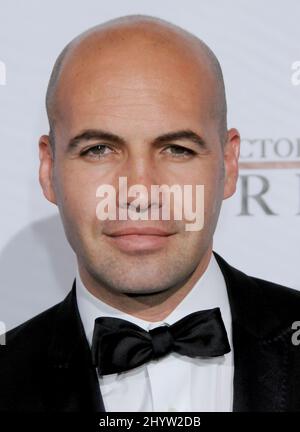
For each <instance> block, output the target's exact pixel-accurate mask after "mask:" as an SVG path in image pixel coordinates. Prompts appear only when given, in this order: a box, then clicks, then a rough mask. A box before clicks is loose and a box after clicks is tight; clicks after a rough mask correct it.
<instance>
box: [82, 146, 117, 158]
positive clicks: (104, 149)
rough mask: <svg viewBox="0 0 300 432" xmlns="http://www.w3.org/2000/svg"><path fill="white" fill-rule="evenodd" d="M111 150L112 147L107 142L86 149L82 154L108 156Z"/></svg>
mask: <svg viewBox="0 0 300 432" xmlns="http://www.w3.org/2000/svg"><path fill="white" fill-rule="evenodd" d="M111 151H112V150H111V148H110V147H108V146H107V145H106V144H97V145H96V146H93V147H90V148H88V149H87V150H84V151H83V152H82V153H81V154H82V155H84V156H91V157H96V158H100V157H102V156H106V155H107V154H109V153H110V152H111Z"/></svg>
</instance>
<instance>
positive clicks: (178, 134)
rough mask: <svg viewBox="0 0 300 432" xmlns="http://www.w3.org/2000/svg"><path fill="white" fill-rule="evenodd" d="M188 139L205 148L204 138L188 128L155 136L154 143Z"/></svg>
mask: <svg viewBox="0 0 300 432" xmlns="http://www.w3.org/2000/svg"><path fill="white" fill-rule="evenodd" d="M179 140H189V141H193V142H194V143H195V144H197V145H198V146H200V147H201V148H202V149H207V148H208V146H207V144H206V142H205V141H204V139H203V138H202V137H201V136H200V135H198V134H197V133H196V132H194V131H192V130H190V129H183V130H179V131H175V132H169V133H166V134H164V135H160V136H159V137H157V138H155V140H154V144H164V143H167V142H170V141H179Z"/></svg>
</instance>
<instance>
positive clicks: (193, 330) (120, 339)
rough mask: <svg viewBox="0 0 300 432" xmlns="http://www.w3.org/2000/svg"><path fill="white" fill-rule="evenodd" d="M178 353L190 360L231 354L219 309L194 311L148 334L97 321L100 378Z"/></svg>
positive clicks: (95, 336) (115, 320)
mask: <svg viewBox="0 0 300 432" xmlns="http://www.w3.org/2000/svg"><path fill="white" fill-rule="evenodd" d="M171 351H174V352H176V353H179V354H181V355H186V356H189V357H197V356H201V357H216V356H221V355H223V354H226V353H228V352H229V351H230V345H229V342H228V338H227V333H226V330H225V326H224V323H223V320H222V317H221V312H220V309H219V308H215V309H208V310H203V311H199V312H194V313H192V314H190V315H187V316H186V317H185V318H182V319H181V320H179V321H177V322H176V323H175V324H172V325H171V326H167V325H162V326H159V327H156V328H154V329H153V330H150V331H149V332H148V331H145V330H143V329H142V328H141V327H139V326H137V325H135V324H132V323H131V322H129V321H126V320H123V319H119V318H110V317H103V318H97V319H96V320H95V328H94V334H93V342H92V360H93V364H94V366H96V367H97V368H98V373H99V374H100V375H108V374H113V373H119V372H124V371H127V370H130V369H133V368H135V367H137V366H140V365H142V364H144V363H146V362H148V361H150V360H156V359H159V358H161V357H163V356H165V355H166V354H168V353H170V352H171Z"/></svg>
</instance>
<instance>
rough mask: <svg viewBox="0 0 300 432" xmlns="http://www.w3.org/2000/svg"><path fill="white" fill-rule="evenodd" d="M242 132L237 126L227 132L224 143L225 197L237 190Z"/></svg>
mask: <svg viewBox="0 0 300 432" xmlns="http://www.w3.org/2000/svg"><path fill="white" fill-rule="evenodd" d="M240 142H241V138H240V134H239V131H238V130H237V129H235V128H232V129H229V130H228V132H227V141H226V143H225V145H224V168H225V173H224V174H225V179H224V195H223V199H226V198H229V197H231V195H233V194H234V192H235V190H236V183H237V179H238V174H239V162H238V161H239V155H240Z"/></svg>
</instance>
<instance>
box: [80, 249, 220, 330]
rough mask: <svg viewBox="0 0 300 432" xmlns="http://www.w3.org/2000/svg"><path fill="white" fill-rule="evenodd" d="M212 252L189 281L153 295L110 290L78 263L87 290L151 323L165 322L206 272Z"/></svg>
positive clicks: (204, 258) (203, 259)
mask: <svg viewBox="0 0 300 432" xmlns="http://www.w3.org/2000/svg"><path fill="white" fill-rule="evenodd" d="M211 255H212V249H209V250H208V251H207V253H206V254H205V255H204V257H203V258H202V260H201V262H200V263H199V264H198V266H197V267H196V269H195V270H194V271H193V273H192V274H191V275H190V276H189V278H188V279H187V281H186V282H185V283H184V284H181V285H180V286H174V287H172V288H169V289H167V290H164V291H160V292H156V293H151V294H140V293H139V294H134V293H118V292H115V291H112V290H107V289H105V288H104V287H102V286H99V284H98V283H96V282H95V280H94V279H93V278H92V277H91V276H90V274H89V273H88V272H86V271H85V269H84V268H83V267H82V266H80V265H79V264H78V268H79V274H80V278H81V280H82V283H83V284H84V286H85V287H86V289H87V290H88V291H89V292H90V293H91V294H92V295H94V296H95V297H97V298H98V299H100V300H101V301H103V302H104V303H107V304H108V305H110V306H112V307H114V308H116V309H119V310H121V311H123V312H125V313H127V314H130V315H133V316H135V317H137V318H140V319H143V320H145V321H149V322H157V321H163V320H164V318H166V317H167V316H168V315H169V314H170V313H171V312H172V311H173V310H174V309H175V308H176V307H177V306H178V304H179V303H180V302H181V301H182V300H183V299H184V297H186V295H187V294H188V293H189V292H190V291H191V289H192V288H193V287H194V285H195V284H196V282H197V281H198V280H199V278H200V277H201V276H202V275H203V274H204V272H205V271H206V269H207V267H208V264H209V262H210V259H211Z"/></svg>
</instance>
